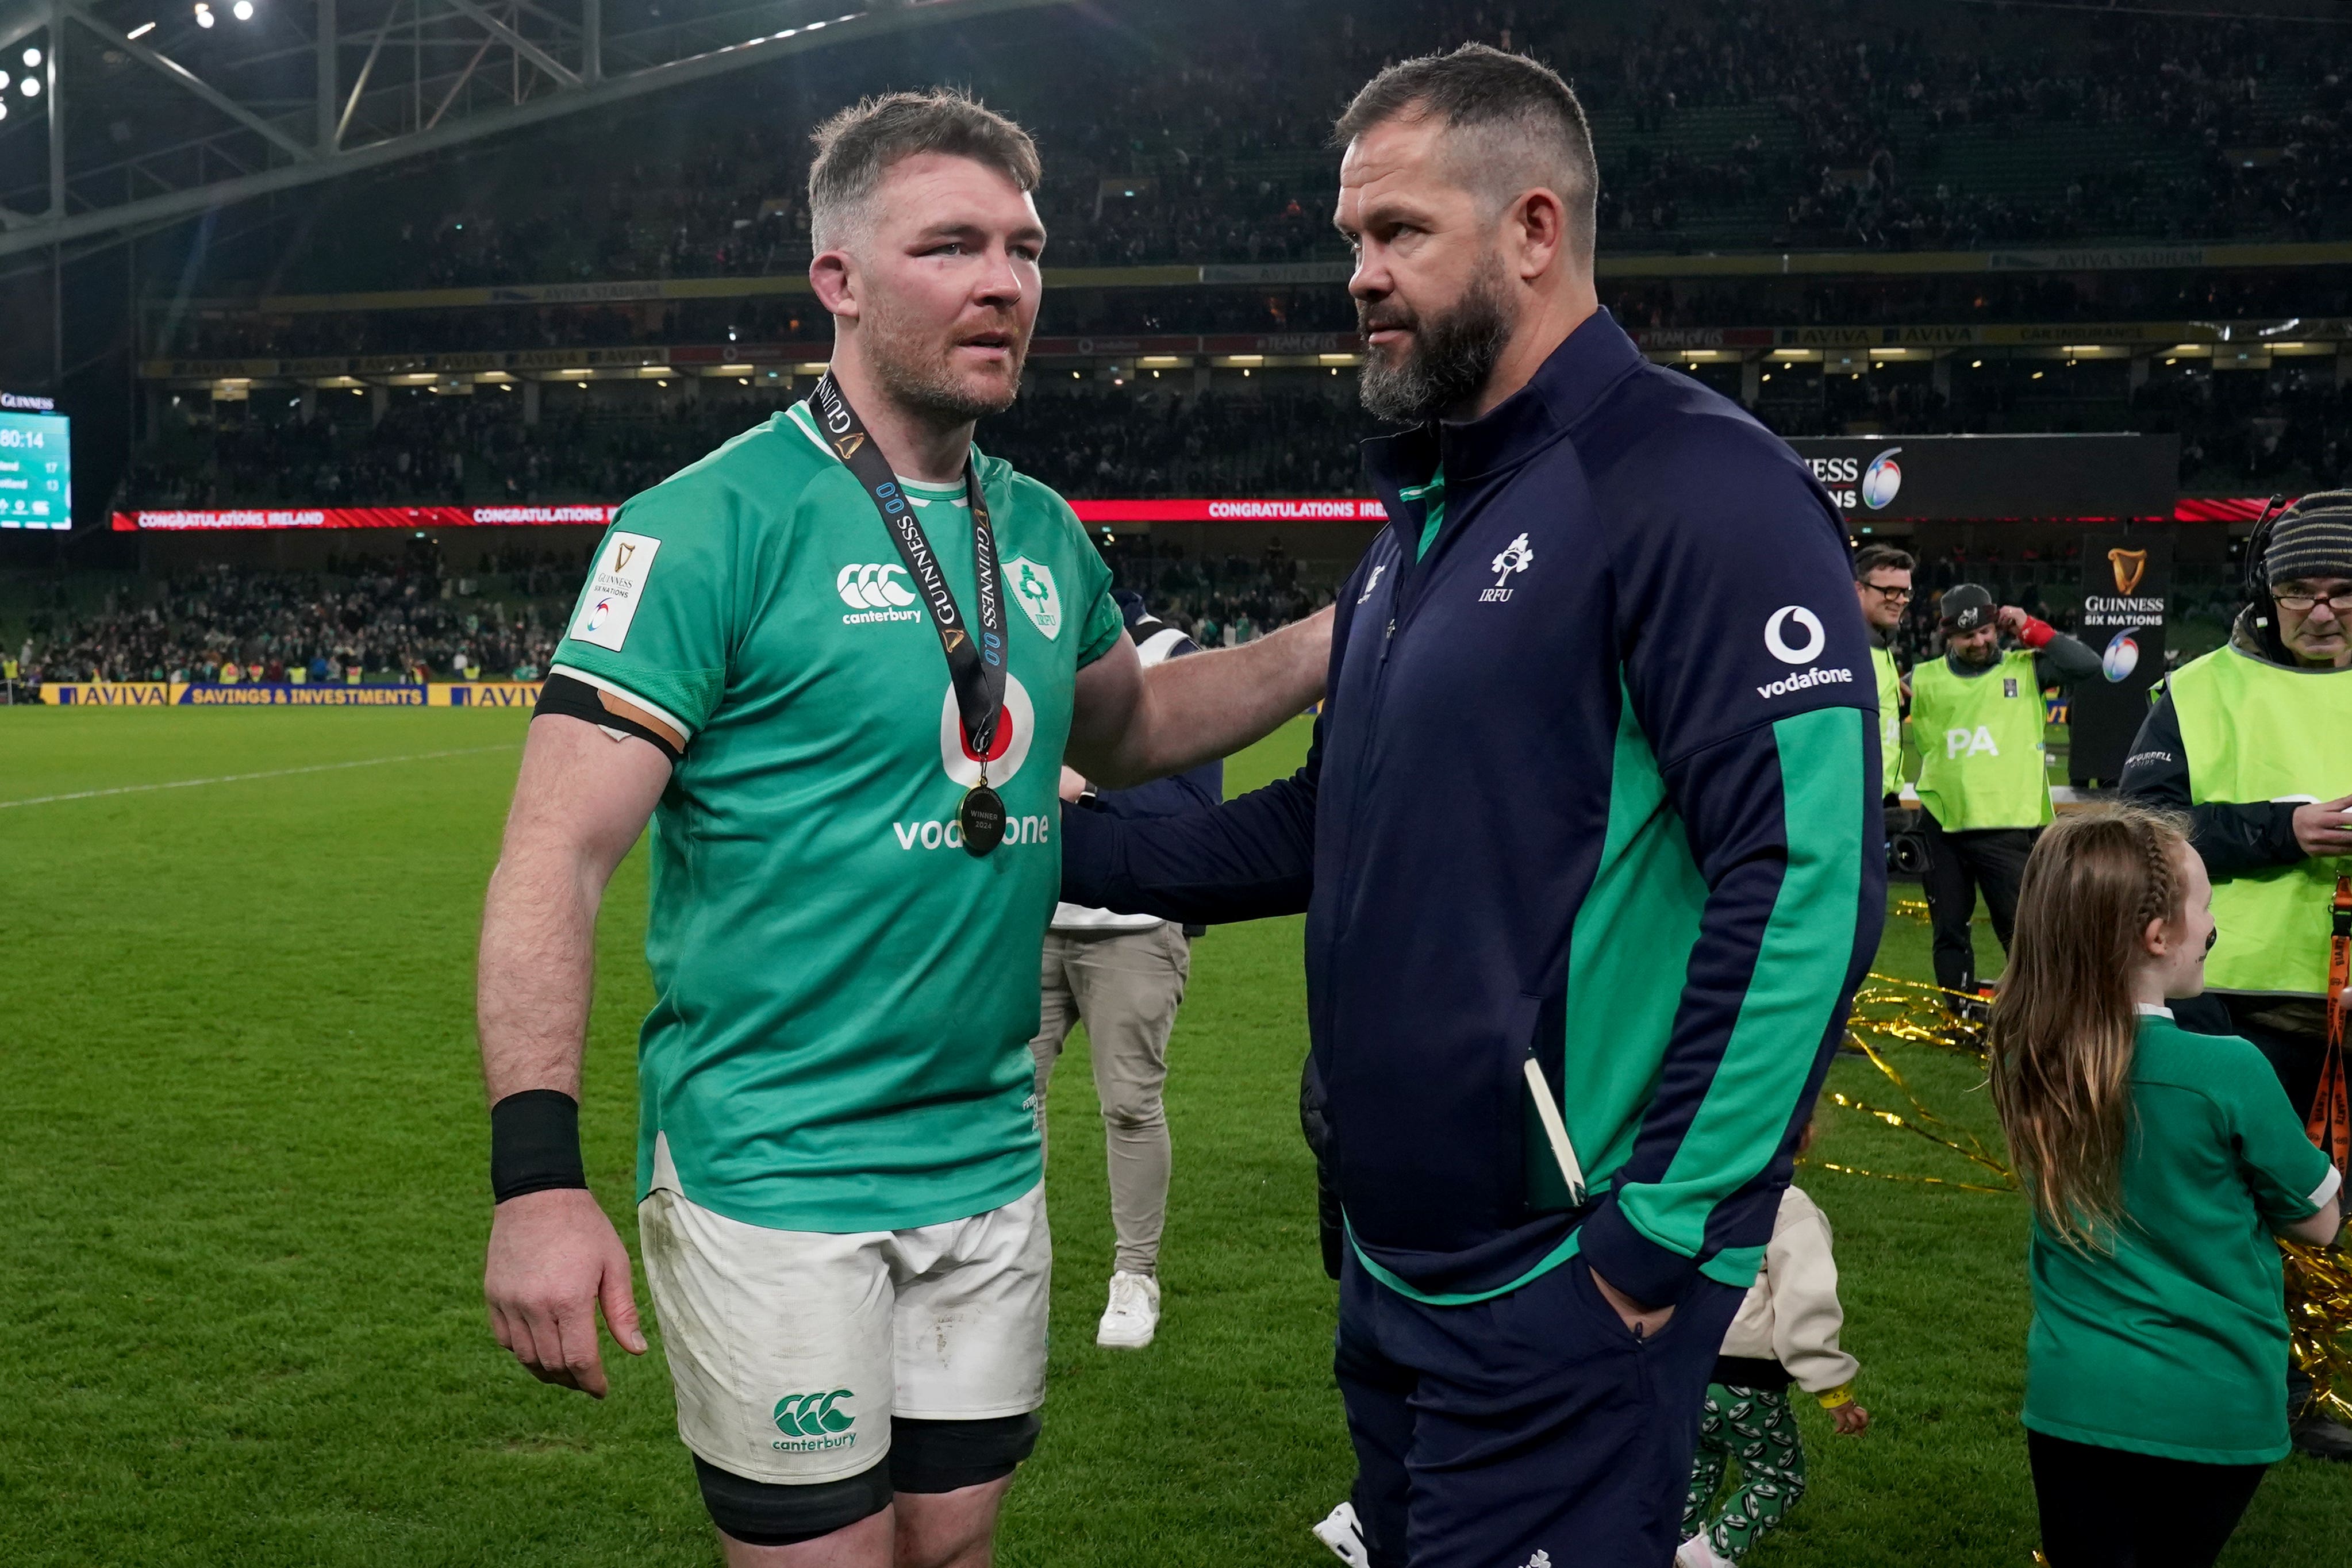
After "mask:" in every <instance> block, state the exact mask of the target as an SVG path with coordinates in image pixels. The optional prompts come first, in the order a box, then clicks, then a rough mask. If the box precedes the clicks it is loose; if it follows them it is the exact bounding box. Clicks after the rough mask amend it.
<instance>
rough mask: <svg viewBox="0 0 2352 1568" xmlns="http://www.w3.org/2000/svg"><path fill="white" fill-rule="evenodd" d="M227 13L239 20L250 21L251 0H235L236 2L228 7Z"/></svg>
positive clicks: (251, 13) (251, 18)
mask: <svg viewBox="0 0 2352 1568" xmlns="http://www.w3.org/2000/svg"><path fill="white" fill-rule="evenodd" d="M228 13H229V15H230V16H235V17H236V19H237V20H238V21H240V22H250V21H252V20H253V0H236V5H232V6H230V7H229V8H228Z"/></svg>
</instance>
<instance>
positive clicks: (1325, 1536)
mask: <svg viewBox="0 0 2352 1568" xmlns="http://www.w3.org/2000/svg"><path fill="white" fill-rule="evenodd" d="M1315 1539H1316V1540H1318V1541H1319V1542H1322V1543H1323V1544H1324V1545H1326V1546H1328V1547H1329V1548H1330V1549H1331V1553H1332V1555H1333V1556H1335V1557H1337V1558H1339V1561H1340V1562H1342V1563H1347V1564H1348V1568H1371V1562H1372V1554H1371V1553H1370V1552H1367V1551H1365V1550H1364V1531H1363V1527H1362V1526H1361V1525H1360V1524H1358V1523H1357V1522H1356V1505H1355V1504H1354V1503H1352V1502H1343V1503H1341V1504H1340V1505H1339V1507H1338V1508H1335V1509H1333V1510H1331V1513H1330V1517H1329V1518H1328V1519H1326V1520H1324V1521H1323V1522H1322V1523H1320V1524H1318V1525H1317V1526H1316V1527H1315Z"/></svg>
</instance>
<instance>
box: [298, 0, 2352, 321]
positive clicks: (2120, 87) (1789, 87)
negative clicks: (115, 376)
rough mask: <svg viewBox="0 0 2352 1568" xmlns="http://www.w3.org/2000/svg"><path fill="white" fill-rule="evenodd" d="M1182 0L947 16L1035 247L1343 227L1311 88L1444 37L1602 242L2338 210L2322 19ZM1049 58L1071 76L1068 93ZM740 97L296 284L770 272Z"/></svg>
mask: <svg viewBox="0 0 2352 1568" xmlns="http://www.w3.org/2000/svg"><path fill="white" fill-rule="evenodd" d="M1205 3H1207V4H1209V5H1211V6H1212V9H1213V10H1214V11H1215V12H1216V13H1217V14H1216V15H1215V16H1207V17H1204V16H1198V15H1193V14H1192V13H1193V12H1194V11H1195V10H1196V9H1197V8H1196V7H1175V8H1170V7H1161V6H1158V5H1150V4H1147V3H1146V0H1123V3H1122V0H1112V3H1111V4H1110V5H1107V6H1106V7H1104V8H1103V9H1104V14H1103V15H1101V16H1097V17H1095V18H1093V21H1092V23H1091V25H1087V24H1081V25H1076V26H1073V25H1072V17H1071V14H1069V13H1066V12H1061V11H1055V12H1051V13H1039V14H1036V15H1034V16H1007V17H1005V18H1003V20H1002V23H1001V26H999V27H998V28H996V29H995V32H996V33H997V35H998V37H995V38H993V39H991V40H983V39H981V38H978V37H972V38H969V39H966V40H964V41H965V44H966V46H967V49H966V52H965V53H964V54H963V55H962V56H961V58H963V59H965V61H966V62H967V63H966V64H964V65H963V66H962V67H961V71H962V72H963V73H964V74H972V72H973V69H974V65H975V64H977V63H983V62H984V64H985V67H986V68H984V69H982V71H981V72H980V73H979V74H980V75H981V77H982V80H983V83H984V85H985V90H986V91H987V94H988V96H989V97H990V98H991V100H992V101H996V102H998V103H1000V104H1002V105H1003V107H1005V108H1007V109H1009V110H1013V112H1015V113H1016V114H1019V115H1020V116H1021V117H1023V119H1024V121H1025V122H1026V123H1028V124H1029V125H1030V126H1031V127H1032V129H1033V130H1034V132H1036V134H1037V136H1038V139H1039V142H1040V144H1041V146H1042V147H1043V149H1044V150H1045V153H1046V167H1047V172H1048V173H1047V180H1046V184H1045V187H1044V188H1043V189H1042V190H1041V192H1040V193H1039V205H1040V207H1041V209H1042V210H1043V212H1044V214H1045V217H1046V219H1047V223H1048V226H1049V228H1050V229H1051V231H1052V233H1053V236H1054V238H1053V242H1052V246H1051V247H1050V252H1049V254H1050V258H1051V259H1052V260H1053V261H1054V262H1055V263H1056V264H1058V265H1061V266H1066V267H1067V266H1120V265H1137V264H1145V263H1168V262H1177V263H1185V262H1230V263H1252V262H1261V263H1262V262H1275V261H1293V260H1300V259H1307V258H1337V257H1339V256H1341V255H1343V254H1344V252H1343V250H1342V249H1341V247H1339V242H1338V240H1337V238H1336V237H1335V236H1334V235H1333V233H1332V230H1331V228H1330V224H1329V217H1328V215H1329V211H1330V206H1331V196H1332V193H1333V191H1334V189H1335V187H1336V178H1335V167H1336V159H1335V156H1334V154H1333V153H1331V152H1330V150H1329V149H1328V147H1327V146H1326V145H1325V143H1326V142H1327V140H1328V127H1329V125H1330V122H1331V119H1332V116H1333V114H1334V112H1335V111H1336V110H1338V108H1339V107H1340V105H1341V104H1343V103H1344V102H1345V100H1346V99H1347V97H1348V95H1349V92H1351V91H1352V90H1353V89H1354V88H1355V87H1356V86H1357V85H1359V84H1360V83H1361V82H1362V81H1363V80H1364V79H1366V78H1367V77H1369V76H1370V74H1372V72H1374V71H1376V70H1377V69H1378V68H1380V67H1381V65H1382V64H1383V63H1384V62H1385V61H1387V60H1389V59H1391V58H1396V57H1397V56H1398V55H1399V54H1401V53H1403V52H1409V51H1412V50H1414V49H1417V48H1420V47H1427V46H1428V45H1429V44H1430V43H1431V42H1432V41H1433V40H1438V39H1462V38H1482V39H1486V40H1488V41H1491V42H1496V43H1501V44H1505V45H1507V46H1508V47H1520V48H1527V49H1530V50H1532V51H1534V52H1536V53H1537V54H1538V55H1540V56H1542V57H1544V58H1549V60H1551V61H1552V62H1553V63H1554V64H1556V65H1558V66H1559V68H1561V69H1562V70H1563V71H1565V72H1566V73H1567V74H1569V75H1570V77H1571V78H1572V79H1574V80H1575V82H1576V84H1577V87H1578V89H1579V91H1580V94H1581V96H1582V97H1583V98H1584V100H1585V101H1586V103H1587V106H1588V108H1589V109H1590V110H1591V111H1592V113H1593V116H1594V119H1595V121H1596V125H1597V126H1598V128H1599V133H1600V138H1599V139H1600V150H1601V161H1602V195H1601V203H1602V206H1601V226H1602V228H1603V231H1604V234H1607V235H1611V236H1613V237H1615V238H1614V239H1613V240H1612V241H1610V242H1609V243H1612V244H1614V245H1616V246H1618V247H1621V248H1623V247H1632V248H1658V247H1659V246H1660V245H1661V244H1663V245H1665V246H1667V247H1672V246H1673V245H1674V244H1675V235H1676V234H1677V233H1678V232H1679V231H1681V230H1683V229H1685V228H1686V227H1689V226H1692V225H1693V224H1694V223H1697V222H1700V221H1701V220H1713V221H1714V222H1715V223H1716V226H1717V228H1719V227H1720V224H1721V221H1722V220H1723V218H1724V216H1726V215H1731V216H1732V217H1733V218H1735V219H1736V223H1737V224H1739V225H1745V226H1746V227H1747V229H1748V232H1747V233H1746V235H1745V238H1744V243H1745V244H1747V245H1748V246H1749V247H1786V246H1839V247H1844V246H1862V247H1889V248H1944V247H1971V246H1984V245H1997V244H2011V243H2029V244H2030V243H2040V242H2051V241H2064V240H2075V239H2083V238H2087V237H2143V238H2148V239H2187V238H2219V237H2279V238H2305V237H2316V236H2319V235H2322V234H2334V233H2338V232H2342V231H2343V230H2344V229H2345V227H2346V226H2347V225H2352V203H2347V202H2346V201H2345V200H2344V199H2343V197H2344V196H2345V195H2347V193H2352V85H2347V84H2352V37H2336V36H2335V35H2336V33H2338V32H2340V31H2341V30H2340V29H2316V30H2315V29H2312V28H2309V27H2301V28H2298V27H2294V26H2289V25H2287V24H2286V23H2285V22H2284V21H2271V20H2263V19H2255V18H2248V19H2243V20H2235V21H2216V20H2212V19H2210V18H2205V17H2195V18H2189V17H2183V18H2168V17H2161V16H2145V15H2136V14H2125V13H2120V12H2118V13H2111V14H2103V15H2099V16H2095V18H2065V19H2053V17H2051V16H2047V15H2044V14H2040V13H2037V14H2034V15H2032V16H1993V15H1990V14H1970V15H1967V16H1959V17H1926V16H1906V17H1905V18H1904V19H1903V25H1900V26H1887V25H1885V22H1884V21H1883V20H1882V19H1881V18H1879V17H1877V16H1875V14H1874V13H1872V12H1869V11H1867V10H1857V9H1854V8H1853V7H1843V6H1836V5H1826V4H1823V3H1822V0H1684V3H1681V4H1675V5H1660V6H1653V7H1643V8H1640V18H1639V20H1637V21H1634V22H1631V23H1627V22H1625V21H1623V20H1622V19H1621V18H1620V17H1618V16H1614V15H1611V14H1603V13H1600V12H1596V11H1591V10H1589V9H1588V8H1582V7H1546V8H1541V9H1540V10H1537V11H1534V12H1530V11H1529V10H1528V8H1524V7H1519V8H1512V7H1505V6H1500V5H1486V4H1480V3H1475V0H1424V3H1422V4H1416V5H1402V6H1392V7H1382V8H1380V9H1379V10H1378V11H1377V12H1370V13H1367V12H1363V11H1361V10H1360V8H1345V9H1341V8H1318V7H1311V6H1309V7H1295V8H1294V7H1265V6H1254V7H1253V6H1246V5H1243V4H1241V0H1205ZM1212 37H1213V39H1214V40H1215V44H1214V58H1203V56H1202V40H1203V39H1206V38H1212ZM975 53H976V55H977V60H975V58H974V55H975ZM827 63H828V66H829V67H831V68H830V69H829V70H828V71H827V72H826V73H825V75H824V79H823V80H822V81H804V82H803V83H802V84H799V85H798V87H797V88H796V92H795V96H796V97H798V98H799V99H800V100H802V101H803V102H805V103H806V104H807V109H806V110H805V112H806V113H807V114H808V115H809V116H810V117H811V118H814V116H816V115H818V114H821V113H822V112H824V110H827V109H829V108H830V107H832V103H833V101H834V100H837V99H845V98H847V97H852V96H855V95H856V93H857V92H858V91H860V90H866V89H872V88H874V87H877V86H882V85H886V84H888V85H895V84H896V83H897V81H898V79H899V78H900V77H901V76H902V75H903V74H904V70H905V68H906V62H905V60H904V59H903V58H900V57H898V56H895V55H893V54H892V53H891V52H890V51H887V50H878V51H869V53H867V54H864V55H861V54H859V53H858V52H857V51H856V48H854V47H845V51H844V53H843V54H842V55H841V56H840V57H839V58H837V59H829V60H828V62H827ZM869 76H870V77H873V78H874V79H873V80H871V81H868V80H867V79H866V78H867V77H869ZM1072 80H1085V81H1086V82H1087V83H1088V86H1089V90H1087V91H1085V92H1070V91H1067V90H1065V88H1066V83H1067V82H1069V81H1072ZM749 101H751V100H747V99H746V98H745V97H744V95H742V94H741V93H740V91H739V90H736V89H730V88H727V87H725V86H723V85H721V86H718V87H714V88H713V89H709V90H708V91H707V92H706V93H705V94H704V95H703V97H701V98H699V99H696V100H692V103H691V105H690V106H682V105H679V104H667V105H660V106H655V107H653V108H651V109H649V110H646V113H647V114H648V115H657V116H662V117H663V118H659V119H651V120H648V121H647V122H646V124H645V125H643V126H640V127H638V129H637V132H634V133H631V134H626V135H614V134H612V133H611V128H610V127H600V128H599V130H598V132H597V133H596V134H597V136H598V137H599V139H600V142H601V145H583V143H582V142H581V140H580V138H579V133H578V132H577V131H576V130H573V131H571V132H563V131H562V130H557V131H552V132H543V133H542V134H543V135H545V136H547V137H549V138H550V140H548V141H547V142H544V143H543V144H542V143H541V142H530V143H527V144H524V145H521V146H519V147H516V148H513V149H506V150H503V151H501V150H499V149H491V150H488V152H487V153H483V152H477V153H473V154H472V155H470V158H469V160H468V161H467V162H463V163H458V164H456V165H453V166H451V167H448V168H443V169H437V170H432V171H427V172H425V173H422V174H415V175H411V176H408V177H405V178H400V179H393V180H390V181H389V182H388V183H384V184H368V185H367V186H365V187H364V188H362V189H360V190H356V191H353V192H351V193H347V194H345V195H341V196H340V197H336V198H329V199H332V200H340V201H341V202H342V203H344V204H345V205H346V206H347V207H348V208H349V209H350V210H349V212H348V213H347V214H346V215H345V216H346V217H348V218H349V219H350V220H351V221H343V220H341V219H338V220H337V221H335V222H331V223H322V224H320V225H318V226H317V230H316V233H315V235H314V236H313V237H311V238H310V240H309V241H308V242H306V244H305V246H304V247H303V248H302V256H301V259H300V260H299V264H298V265H299V268H300V270H301V271H302V273H303V274H304V280H303V282H302V285H301V286H302V287H317V288H329V287H333V288H347V287H353V286H359V285H358V284H357V283H356V281H355V280H356V279H362V278H364V277H367V276H372V275H375V274H382V275H383V279H384V280H385V281H384V283H383V286H394V285H396V286H402V287H415V285H416V284H417V283H418V282H419V281H425V282H429V283H435V284H510V283H527V282H553V281H561V280H564V279H595V280H615V279H636V278H655V277H679V276H714V275H717V276H724V275H748V274H772V273H791V272H794V271H797V270H799V269H800V268H802V267H803V266H804V265H805V263H806V260H807V258H808V254H809V237H808V224H809V215H808V210H807V203H806V196H805V190H804V182H805V173H806V156H807V149H806V146H805V131H806V128H807V126H806V122H805V121H787V120H785V119H783V118H781V117H777V116H774V115H772V114H770V113H768V112H766V110H765V101H764V100H761V112H760V113H758V114H757V115H753V114H750V113H747V112H746V110H745V104H746V103H747V102H749ZM682 107H691V108H692V110H693V116H692V119H691V120H690V121H688V120H686V119H683V118H681V108H682ZM1722 111H1738V122H1737V124H1734V125H1729V126H1728V127H1727V128H1726V129H1725V132H1724V133H1723V134H1722V135H1721V137H1720V140H1719V141H1713V142H1710V139H1709V138H1710V136H1711V135H1712V134H1713V131H1712V129H1711V128H1714V127H1716V126H1717V121H1715V120H1701V119H1694V118H1693V117H1694V116H1695V115H1699V114H1702V113H1703V112H1712V113H1717V117H1718V119H1719V118H1720V115H1721V112H1722ZM1988 139H1990V140H1992V141H1994V142H2015V143H2017V144H2019V145H2021V146H2027V147H2033V146H2042V147H2043V148H2044V149H2045V151H2044V152H2043V153H2042V154H2041V156H2042V160H2043V163H2044V164H2045V165H2046V164H2047V163H2048V161H2049V160H2052V159H2055V160H2057V161H2058V172H2057V176H2056V180H2055V182H2054V184H2053V183H2052V182H2051V181H2050V180H2049V179H2048V178H2047V177H2046V175H2047V169H2046V168H2045V169H2044V170H2043V171H2042V174H2043V176H2045V177H2041V178H2035V179H2032V180H2029V181H2028V182H2027V183H2026V184H2017V183H2015V182H2014V181H2013V180H2012V179H2011V176H2010V175H2009V174H2003V173H2000V172H1999V169H1998V168H1996V167H1995V165H1991V164H1985V163H1981V162H1980V161H1979V162H1969V161H1967V160H1961V159H1957V158H1956V157H1955V156H1954V155H1953V153H1952V149H1953V147H1954V146H1955V145H1956V144H1958V142H1962V141H1967V142H1969V145H1970V146H1975V145H1977V144H1978V143H1979V142H1985V141H1987V140H1988ZM608 148H609V149H610V151H607V150H606V149H608ZM2003 167H2005V165H2003ZM1708 234H1709V238H1708V243H1709V245H1710V246H1712V245H1714V244H1717V243H1719V242H1720V241H1721V240H1723V239H1724V238H1727V237H1726V236H1721V235H1719V234H1717V231H1716V228H1710V229H1709V230H1708ZM1728 238H1730V239H1732V240H1735V241H1737V240H1738V239H1739V237H1738V236H1737V235H1733V236H1728Z"/></svg>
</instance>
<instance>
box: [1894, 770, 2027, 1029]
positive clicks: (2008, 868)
mask: <svg viewBox="0 0 2352 1568" xmlns="http://www.w3.org/2000/svg"><path fill="white" fill-rule="evenodd" d="M1919 831H1920V834H1921V836H1922V837H1925V838H1926V839H1927V870H1926V871H1925V872H1924V873H1923V874H1922V875H1921V877H1920V882H1921V883H1922V884H1923V889H1924V890H1925V892H1926V893H1927V919H1928V921H1929V923H1930V924H1932V925H1933V926H1934V928H1935V934H1936V942H1935V949H1936V984H1938V985H1940V986H1942V987H1943V988H1944V989H1945V990H1947V991H1973V990H1975V989H1976V984H1977V948H1976V937H1975V934H1974V932H1973V931H1972V929H1971V928H1972V926H1973V924H1974V922H1975V921H1976V914H1977V893H1978V891H1979V889H1982V891H1983V893H1984V900H1985V908H1986V910H1988V911H1989V912H1990V914H1991V915H1992V933H1993V935H1995V936H1997V937H1999V938H2000V950H2001V951H2002V952H2008V951H2009V939H2010V935H2011V932H2012V931H2015V930H2016V928H2017V889H2018V885H2019V884H2020V883H2021V882H2022V881H2023V880H2024V879H2025V858H2026V857H2027V856H2028V855H2030V854H2032V852H2033V840H2034V838H2035V837H2036V836H2037V835H2038V834H2039V833H2040V831H2041V829H2039V828H2033V827H1984V828H1979V829H1977V830H1976V831H1974V832H1970V833H1947V832H1945V831H1944V828H1943V825H1942V824H1940V823H1938V822H1937V820H1936V817H1935V814H1934V813H1932V812H1927V811H1923V812H1921V813H1920V814H1919Z"/></svg>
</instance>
